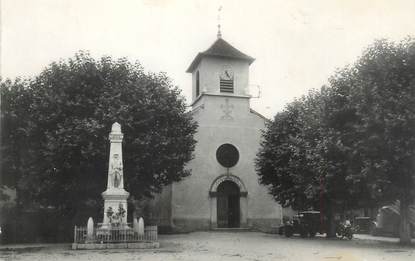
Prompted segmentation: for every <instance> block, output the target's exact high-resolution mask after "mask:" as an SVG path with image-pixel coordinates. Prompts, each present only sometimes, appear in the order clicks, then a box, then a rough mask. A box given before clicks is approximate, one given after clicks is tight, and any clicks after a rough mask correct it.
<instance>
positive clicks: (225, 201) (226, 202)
mask: <svg viewBox="0 0 415 261" xmlns="http://www.w3.org/2000/svg"><path fill="white" fill-rule="evenodd" d="M239 197H240V191H239V187H238V185H236V184H235V183H234V182H232V181H230V180H226V181H223V182H222V183H220V184H219V186H218V188H217V197H216V198H217V215H218V216H217V222H218V227H219V228H233V227H240V221H241V220H240V204H239Z"/></svg>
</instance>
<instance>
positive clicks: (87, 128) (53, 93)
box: [1, 52, 197, 217]
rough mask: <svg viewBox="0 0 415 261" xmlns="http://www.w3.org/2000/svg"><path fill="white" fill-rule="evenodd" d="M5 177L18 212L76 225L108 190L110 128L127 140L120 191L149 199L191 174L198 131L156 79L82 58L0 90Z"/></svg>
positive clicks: (176, 95) (173, 91) (167, 86)
mask: <svg viewBox="0 0 415 261" xmlns="http://www.w3.org/2000/svg"><path fill="white" fill-rule="evenodd" d="M1 95H2V115H1V116H2V124H3V129H2V147H1V148H2V155H6V157H4V158H3V157H2V174H3V175H4V176H5V177H6V178H5V180H6V181H7V183H8V185H9V186H13V187H15V188H16V189H17V191H18V194H17V195H18V202H19V204H22V205H24V206H26V207H27V206H31V207H33V206H43V207H54V208H56V209H59V210H60V211H61V213H64V214H65V215H68V216H69V217H73V215H75V214H74V213H76V211H77V210H78V209H82V208H91V207H92V208H94V207H95V208H96V207H97V206H98V205H99V204H100V202H101V197H100V194H101V193H102V192H103V191H104V190H105V188H106V181H107V179H106V177H107V170H108V154H109V139H108V134H109V132H110V130H111V125H112V124H113V123H114V122H119V123H120V124H121V126H122V131H123V133H124V142H123V156H124V158H123V161H124V176H125V183H126V189H127V190H128V191H129V192H130V193H131V196H132V197H133V198H136V199H138V198H141V197H150V196H151V195H152V194H153V193H157V192H160V191H161V189H162V187H163V186H165V185H168V184H170V183H172V182H175V181H180V180H181V179H183V178H185V177H186V176H188V175H190V173H189V171H188V170H185V169H184V166H185V164H186V162H188V161H189V160H190V159H191V158H192V152H193V150H194V146H195V140H194V139H193V134H194V133H195V131H196V127H197V126H196V123H195V122H194V121H193V120H192V118H191V116H190V115H189V114H188V113H186V106H185V102H184V99H183V97H182V96H181V95H180V91H179V89H178V88H177V87H174V86H172V84H171V82H170V80H169V79H168V77H167V76H166V75H165V74H163V73H160V74H153V73H146V72H145V71H144V69H143V67H142V66H141V65H140V64H139V63H131V62H129V61H127V60H126V59H119V60H113V59H112V58H111V57H102V58H101V59H99V60H95V59H93V58H92V57H91V56H90V55H89V54H88V53H85V52H79V53H77V54H76V55H75V57H73V58H70V59H68V60H62V61H59V62H54V63H52V64H50V65H49V66H48V67H47V68H46V69H44V70H43V71H42V72H41V73H40V74H39V75H38V76H36V77H34V78H33V79H29V80H25V81H22V80H17V81H15V82H11V81H9V80H6V81H3V82H2V84H1Z"/></svg>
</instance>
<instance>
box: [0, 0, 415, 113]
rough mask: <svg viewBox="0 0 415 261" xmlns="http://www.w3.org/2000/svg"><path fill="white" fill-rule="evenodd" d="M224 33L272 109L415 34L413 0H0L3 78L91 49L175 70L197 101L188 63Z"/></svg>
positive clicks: (265, 109) (260, 104) (261, 102)
mask: <svg viewBox="0 0 415 261" xmlns="http://www.w3.org/2000/svg"><path fill="white" fill-rule="evenodd" d="M220 6H222V10H221V15H220V23H221V28H222V37H223V39H225V40H226V41H227V42H229V43H230V44H232V45H233V46H234V47H236V48H237V49H239V50H241V51H242V52H244V53H246V54H248V55H250V56H252V57H254V58H255V59H256V60H255V62H254V63H253V64H252V65H251V67H250V90H251V94H252V95H253V96H254V97H258V94H259V91H258V90H260V95H259V98H252V99H251V107H252V108H253V109H255V110H256V111H258V112H259V113H261V114H263V115H265V116H266V117H272V116H273V115H275V113H277V112H278V111H281V110H282V109H283V108H284V106H285V104H287V103H288V102H290V101H292V100H293V99H294V98H295V97H300V96H301V95H303V94H306V93H307V91H308V90H310V89H313V88H314V89H318V88H320V87H321V86H322V85H324V84H325V83H327V80H328V78H329V77H330V76H331V75H333V74H334V72H335V71H336V69H338V68H342V67H344V66H346V65H348V64H352V63H353V62H355V61H356V60H357V59H358V57H359V55H360V54H361V53H362V51H363V50H364V49H365V48H366V47H367V46H368V45H370V44H371V43H373V42H374V41H375V39H380V38H388V39H391V40H394V41H399V40H400V39H403V38H404V37H406V36H408V35H410V36H415V15H414V14H415V1H413V0H393V1H392V0H312V1H311V0H272V1H271V0H255V1H252V0H251V1H242V0H210V1H209V0H203V1H202V0H1V27H0V29H1V40H0V43H1V45H0V55H1V57H0V61H1V68H0V71H1V75H2V77H3V78H7V77H9V78H14V77H17V76H23V77H25V76H33V75H36V74H38V73H39V72H40V71H41V70H42V69H44V68H45V67H46V66H47V65H48V64H49V63H51V62H52V61H56V60H59V59H65V58H69V57H72V56H73V55H74V54H75V53H76V52H77V51H79V50H88V51H90V53H91V54H92V55H93V56H94V57H96V58H99V57H101V56H103V55H111V56H112V57H114V58H120V57H127V58H128V59H129V60H131V61H135V60H138V61H140V63H141V64H142V65H143V66H144V68H145V69H146V70H148V71H152V72H160V71H162V72H166V73H167V75H168V76H169V77H170V78H171V79H172V81H173V83H174V84H175V85H177V86H179V87H180V88H181V89H182V94H183V95H184V96H185V97H186V99H187V102H188V104H190V102H191V76H190V74H188V73H186V72H185V70H186V69H187V67H188V66H189V65H190V63H191V61H192V60H193V58H194V57H195V56H196V55H197V53H198V52H202V51H204V50H206V49H207V48H209V46H210V45H211V44H212V43H213V42H214V41H215V40H216V34H217V24H218V8H219V7H220Z"/></svg>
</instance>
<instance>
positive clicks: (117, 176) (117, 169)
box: [111, 154, 122, 188]
mask: <svg viewBox="0 0 415 261" xmlns="http://www.w3.org/2000/svg"><path fill="white" fill-rule="evenodd" d="M113 158H114V159H113V161H112V164H111V171H112V186H113V187H114V188H118V187H119V186H120V184H121V182H122V163H121V161H120V159H119V156H118V154H114V156H113Z"/></svg>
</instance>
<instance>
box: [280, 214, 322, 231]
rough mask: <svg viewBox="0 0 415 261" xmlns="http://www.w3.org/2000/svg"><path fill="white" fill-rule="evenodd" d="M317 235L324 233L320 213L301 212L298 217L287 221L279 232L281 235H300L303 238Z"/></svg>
mask: <svg viewBox="0 0 415 261" xmlns="http://www.w3.org/2000/svg"><path fill="white" fill-rule="evenodd" d="M317 233H323V231H322V226H321V224H320V211H313V210H310V211H301V212H299V213H298V215H295V216H293V218H292V219H291V220H287V221H286V222H285V224H284V226H282V227H281V228H280V230H279V234H280V235H283V234H284V235H285V236H286V237H291V236H292V235H293V234H299V235H300V236H301V237H307V236H309V237H314V236H315V235H316V234H317Z"/></svg>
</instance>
